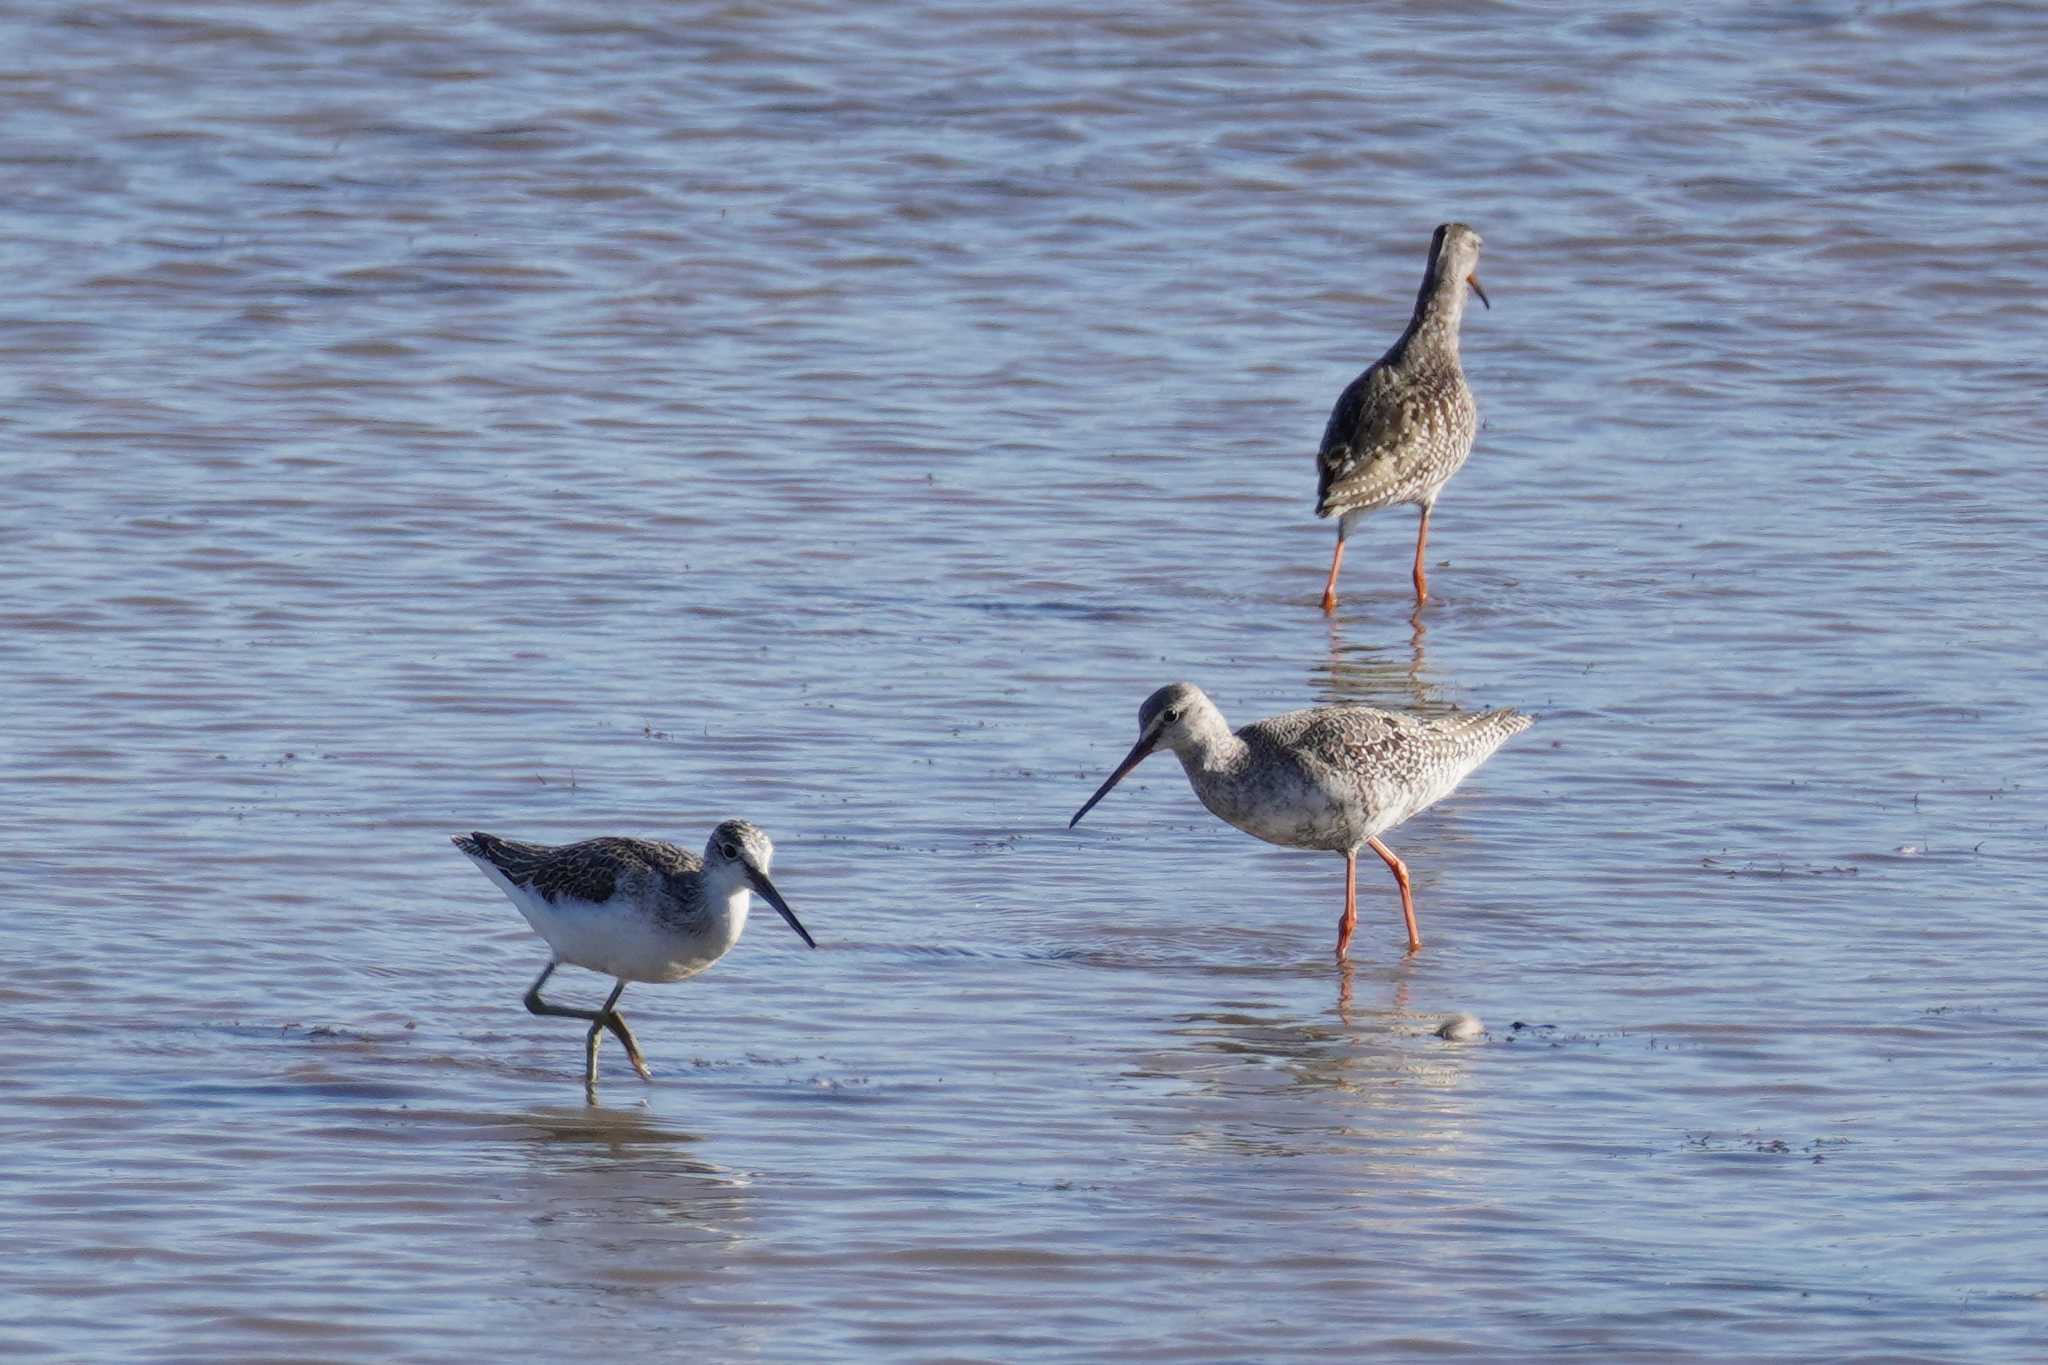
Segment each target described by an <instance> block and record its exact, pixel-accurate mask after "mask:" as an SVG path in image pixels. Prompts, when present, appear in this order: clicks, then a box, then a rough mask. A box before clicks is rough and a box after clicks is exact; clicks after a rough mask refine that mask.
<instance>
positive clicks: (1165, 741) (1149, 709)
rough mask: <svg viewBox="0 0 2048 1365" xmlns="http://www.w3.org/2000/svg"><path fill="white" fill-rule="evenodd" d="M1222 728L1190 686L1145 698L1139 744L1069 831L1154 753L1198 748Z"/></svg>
mask: <svg viewBox="0 0 2048 1365" xmlns="http://www.w3.org/2000/svg"><path fill="white" fill-rule="evenodd" d="M1223 728H1225V727H1224V725H1223V717H1222V715H1221V713H1219V712H1218V711H1217V710H1216V703H1214V702H1212V701H1210V700H1209V696H1208V694H1207V693H1206V692H1204V691H1202V689H1201V688H1199V687H1197V686H1195V685H1194V684H1193V683H1184V682H1182V683H1168V684H1167V685H1166V686H1164V687H1162V688H1160V689H1159V690H1158V691H1157V692H1154V693H1153V694H1152V695H1151V696H1149V697H1147V698H1145V702H1144V705H1142V706H1140V707H1139V708H1138V742H1137V743H1136V744H1134V745H1132V746H1131V751H1130V753H1128V754H1126V755H1124V761H1123V762H1121V763H1119V764H1117V765H1116V771H1115V772H1113V773H1111V774H1110V775H1109V779H1108V780H1107V781H1105V782H1104V783H1103V784H1102V785H1101V786H1100V787H1097V788H1096V789H1095V795H1093V796H1091V797H1089V798H1088V802H1087V804H1086V805H1084V806H1082V807H1081V809H1079V810H1078V811H1075V812H1074V818H1073V819H1071V820H1069V821H1067V828H1068V829H1072V828H1073V827H1074V826H1075V825H1078V824H1080V823H1081V817H1082V816H1084V815H1086V814H1087V813H1088V812H1089V811H1091V810H1093V809H1095V803H1096V802H1098V801H1100V800H1101V799H1102V798H1103V797H1105V796H1107V795H1109V789H1110V788H1111V787H1114V786H1115V785H1116V784H1117V783H1119V782H1121V781H1123V780H1124V776H1125V774H1127V773H1129V772H1130V770H1131V769H1133V768H1135V767H1137V766H1138V765H1139V764H1140V763H1143V762H1144V761H1145V760H1146V758H1148V757H1149V756H1150V755H1151V753H1152V751H1153V750H1155V749H1160V748H1166V749H1171V750H1173V751H1175V752H1176V753H1181V752H1185V751H1187V750H1189V749H1192V748H1194V747H1197V746H1199V745H1200V744H1201V743H1202V741H1203V740H1204V739H1205V738H1207V737H1209V736H1210V734H1211V733H1212V732H1213V731H1215V730H1220V729H1223Z"/></svg>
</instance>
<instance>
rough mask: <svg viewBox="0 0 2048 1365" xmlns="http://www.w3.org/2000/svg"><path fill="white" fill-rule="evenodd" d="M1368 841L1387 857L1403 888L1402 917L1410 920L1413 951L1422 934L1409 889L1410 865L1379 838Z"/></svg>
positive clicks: (1410, 948) (1409, 938) (1418, 944)
mask: <svg viewBox="0 0 2048 1365" xmlns="http://www.w3.org/2000/svg"><path fill="white" fill-rule="evenodd" d="M1366 842H1367V843H1369V844H1371V845H1372V851H1373V852H1375V853H1377V854H1379V855H1380V857H1381V858H1383V859H1385V860H1386V864H1387V866H1388V867H1390V868H1392V869H1393V870H1394V881H1395V882H1396V883H1397V884H1399V886H1400V888H1401V917H1402V918H1403V919H1405V920H1407V921H1408V951H1409V952H1411V953H1412V952H1414V951H1415V950H1416V949H1417V948H1420V947H1421V946H1422V935H1421V934H1420V933H1418V932H1416V929H1415V897H1414V895H1413V893H1411V892H1410V891H1409V889H1408V865H1407V864H1406V863H1404V862H1402V861H1401V860H1400V859H1399V858H1396V857H1395V856H1394V850H1392V849H1391V848H1388V847H1387V846H1386V845H1385V844H1383V843H1381V842H1380V841H1379V840H1378V839H1368V840H1366Z"/></svg>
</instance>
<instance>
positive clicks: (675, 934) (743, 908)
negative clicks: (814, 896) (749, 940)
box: [505, 883, 747, 981]
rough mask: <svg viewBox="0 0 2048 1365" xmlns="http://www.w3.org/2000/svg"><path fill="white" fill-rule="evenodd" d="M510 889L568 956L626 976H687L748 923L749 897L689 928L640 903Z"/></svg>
mask: <svg viewBox="0 0 2048 1365" xmlns="http://www.w3.org/2000/svg"><path fill="white" fill-rule="evenodd" d="M505 894H506V897H507V898H508V899H510V900H511V902H512V903H513V904H514V905H516V906H518V907H519V913H520V914H522V915H524V916H526V922H527V923H528V924H530V925H532V926H533V931H534V932H535V933H537V934H539V935H540V936H541V937H542V938H544V939H546V940H547V944H548V947H549V948H551V949H553V950H554V954H555V956H556V957H557V958H559V959H560V960H561V961H563V962H567V963H569V964H570V965H572V966H576V967H583V968H586V969H588V970H590V971H593V972H601V973H603V974H604V975H605V976H611V977H617V978H619V979H621V980H624V981H681V980H683V979H684V978H685V977H691V976H695V975H696V974H697V973H699V972H701V971H703V970H704V969H705V968H706V967H709V966H710V965H711V964H712V963H714V962H716V961H718V959H719V958H721V957H724V956H725V954H726V951H727V950H728V949H729V948H731V947H732V945H733V944H735V943H737V942H739V937H740V933H741V931H742V930H744V929H745V928H746V926H747V898H746V897H745V896H738V897H735V898H734V900H735V901H737V902H738V904H737V905H728V906H725V907H721V908H720V909H718V910H715V911H713V912H711V913H708V914H705V915H701V916H699V917H697V918H696V919H694V920H692V921H691V928H690V930H689V931H687V932H683V931H678V930H676V929H674V928H672V927H670V926H667V925H664V924H663V923H662V922H661V921H659V920H657V919H655V918H654V917H653V916H652V915H650V914H648V913H646V912H645V911H643V910H641V909H640V907H638V906H637V905H631V904H626V903H622V902H616V901H614V902H608V903H605V904H594V903H592V902H590V901H584V900H576V899H574V898H572V897H564V898H563V899H561V900H559V901H550V900H548V899H547V898H546V897H544V896H542V895H540V894H539V893H538V892H536V891H533V890H530V889H529V888H527V887H523V886H513V885H510V884H509V883H508V884H506V887H505Z"/></svg>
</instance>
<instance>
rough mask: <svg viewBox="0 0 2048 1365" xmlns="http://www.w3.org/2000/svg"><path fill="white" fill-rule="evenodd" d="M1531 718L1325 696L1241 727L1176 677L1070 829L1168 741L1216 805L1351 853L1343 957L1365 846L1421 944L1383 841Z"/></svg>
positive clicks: (1228, 815) (1303, 842)
mask: <svg viewBox="0 0 2048 1365" xmlns="http://www.w3.org/2000/svg"><path fill="white" fill-rule="evenodd" d="M1529 725H1530V718H1529V717H1528V716H1525V715H1522V714H1521V713H1520V712H1517V711H1485V712H1479V713H1475V714H1472V715H1462V716H1451V717H1447V718H1443V719H1435V720H1424V719H1421V718H1419V717H1415V716H1404V715H1397V714H1395V713H1393V712H1391V711H1378V710H1374V709H1373V708H1372V707H1369V706H1317V707H1312V708H1310V709H1308V710H1305V711H1289V712H1287V713H1286V714H1285V715H1279V716H1270V717H1268V718H1267V719H1265V720H1261V721H1254V722H1253V723H1252V724H1250V725H1247V726H1245V727H1244V728H1243V729H1242V730H1239V731H1237V732H1236V733H1235V734H1232V733H1231V730H1230V727H1229V725H1227V724H1226V723H1225V722H1224V719H1223V713H1222V712H1221V711H1218V710H1217V709H1216V704H1215V703H1214V702H1212V701H1210V700H1209V698H1208V696H1207V695H1206V694H1205V693H1204V692H1203V691H1202V689H1201V688H1199V687H1196V686H1194V685H1193V684H1192V683H1172V684H1170V685H1168V686H1166V687H1162V688H1160V689H1159V690H1158V691H1157V692H1154V693H1153V694H1152V695H1151V696H1149V697H1147V698H1145V704H1144V705H1143V706H1141V707H1139V708H1138V742H1137V743H1136V744H1134V745H1132V746H1131V752H1130V753H1129V754H1128V755H1126V756H1125V758H1124V761H1123V762H1122V763H1119V764H1118V765H1117V768H1116V771H1115V772H1113V773H1111V774H1110V775H1109V780H1108V781H1106V782H1104V783H1103V784H1102V785H1101V786H1100V787H1098V788H1096V790H1095V795H1093V796H1091V797H1089V798H1088V802H1087V804H1086V805H1084V806H1082V807H1081V809H1080V810H1078V811H1076V812H1075V813H1074V818H1073V819H1072V820H1070V821H1068V822H1067V827H1068V828H1069V829H1072V828H1073V827H1074V826H1075V825H1077V824H1079V823H1080V821H1081V817H1082V816H1084V815H1086V814H1087V813H1088V812H1089V811H1090V810H1092V809H1094V807H1095V803H1096V802H1098V801H1100V800H1101V799H1102V798H1103V797H1105V796H1107V795H1108V794H1109V789H1110V788H1111V787H1114V786H1115V785H1116V784H1117V783H1118V782H1120V781H1122V780H1123V778H1124V775H1125V774H1126V773H1128V772H1130V770H1131V769H1133V768H1135V767H1137V766H1138V764H1140V763H1141V762H1143V761H1144V760H1145V758H1146V756H1147V755H1149V754H1151V753H1152V751H1153V750H1155V749H1157V748H1159V747H1160V746H1162V745H1163V746H1165V747H1166V748H1169V749H1171V750H1173V752H1174V754H1175V755H1176V756H1178V757H1179V759H1180V765H1181V767H1182V768H1183V769H1185V770H1186V772H1187V775H1188V782H1189V784H1190V785H1192V786H1193V787H1194V789H1195V795H1196V796H1198V797H1200V798H1201V801H1202V804H1203V805H1204V806H1207V807H1208V808H1209V812H1210V814H1212V815H1215V816H1217V817H1218V818H1220V819H1222V820H1224V821H1225V822H1227V823H1229V824H1232V825H1235V826H1237V827H1238V828H1239V829H1241V830H1243V831H1244V832H1245V833H1247V834H1251V835H1255V836H1257V837H1258V838H1261V839H1264V840H1265V841H1266V842H1267V843H1269V844H1281V845H1284V846H1285V847H1287V848H1313V849H1322V850H1324V851H1326V852H1331V853H1341V854H1343V855H1344V917H1343V918H1342V919H1340V920H1339V921H1338V922H1337V960H1338V961H1340V962H1341V961H1343V960H1344V956H1345V952H1346V950H1347V949H1348V948H1349V947H1350V944H1351V931H1352V930H1353V929H1354V928H1356V927H1357V924H1358V850H1359V849H1360V848H1370V849H1372V851H1373V852H1375V853H1377V854H1379V855H1380V857H1381V858H1382V859H1384V860H1385V861H1386V864H1387V866H1388V867H1389V868H1390V869H1392V871H1393V873H1394V881H1395V882H1396V883H1397V884H1398V885H1399V886H1400V888H1401V914H1402V916H1403V917H1404V918H1405V919H1406V920H1407V923H1408V951H1410V952H1414V951H1415V950H1416V949H1417V948H1420V947H1421V946H1422V935H1421V934H1420V933H1418V932H1417V930H1416V927H1415V899H1414V896H1413V895H1412V894H1411V892H1410V891H1409V887H1408V868H1407V865H1406V864H1404V863H1403V862H1402V861H1401V860H1400V859H1399V858H1397V857H1395V856H1394V851H1393V850H1392V849H1390V848H1388V847H1387V846H1386V845H1385V844H1383V843H1381V842H1380V839H1379V835H1380V832H1381V831H1382V830H1388V829H1392V828H1393V827H1394V826H1395V825H1398V824H1400V823H1401V822H1402V821H1403V820H1406V819H1407V818H1408V817H1409V816H1411V815H1414V814H1415V813H1416V812H1417V811H1420V810H1424V809H1426V808H1428V807H1429V806H1432V805H1434V804H1436V803H1437V802H1438V801H1440V800H1442V799H1443V798H1444V797H1445V796H1447V795H1449V794H1450V792H1451V790H1452V789H1453V788H1454V787H1456V786H1457V785H1458V783H1460V782H1461V781H1463V780H1464V778H1465V775H1466V774H1467V773H1469V772H1471V771H1472V770H1473V769H1474V768H1477V767H1478V766H1479V765H1480V764H1481V763H1484V762H1485V761H1486V759H1487V758H1488V757H1489V756H1490V755H1491V754H1492V753H1493V751H1494V750H1495V749H1498V748H1499V747H1500V746H1501V745H1502V744H1503V743H1505V742H1506V741H1507V740H1508V739H1509V737H1511V736H1513V735H1517V734H1520V733H1521V732H1522V731H1523V730H1526V729H1527V728H1528V727H1529Z"/></svg>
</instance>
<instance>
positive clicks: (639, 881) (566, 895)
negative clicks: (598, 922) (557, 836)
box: [454, 826, 751, 921]
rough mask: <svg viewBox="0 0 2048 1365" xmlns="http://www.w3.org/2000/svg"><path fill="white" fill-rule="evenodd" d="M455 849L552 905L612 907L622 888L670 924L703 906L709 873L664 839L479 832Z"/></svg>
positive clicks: (459, 839)
mask: <svg viewBox="0 0 2048 1365" xmlns="http://www.w3.org/2000/svg"><path fill="white" fill-rule="evenodd" d="M749 828H751V826H750V827H749ZM454 844H455V846H456V847H457V848H459V849H461V850H462V851H463V852H464V853H467V854H468V855H469V856H470V857H471V858H481V859H483V860H485V861H487V862H488V863H490V865H491V866H492V867H494V868H496V869H497V870H498V871H499V872H502V873H504V874H505V879H506V880H507V881H509V882H511V883H512V884H513V885H514V886H520V887H526V888H528V889H530V890H532V891H535V892H537V893H539V895H540V896H541V897H542V898H543V899H545V900H546V901H547V902H548V903H549V904H550V905H559V904H561V903H562V902H563V901H565V900H578V901H587V902H591V903H600V902H603V901H608V900H610V899H611V898H612V897H613V896H614V895H615V894H616V893H617V891H618V889H619V886H620V884H621V883H625V884H627V886H628V888H629V890H628V894H629V895H631V896H632V897H633V898H634V899H635V900H636V901H639V902H641V903H643V904H646V905H648V906H650V907H651V908H652V909H653V910H654V912H655V913H656V914H657V915H659V916H661V917H662V918H664V919H666V920H672V921H674V920H680V919H682V918H684V917H686V916H687V915H689V914H690V913H692V912H693V911H695V910H696V909H697V908H699V903H700V901H701V897H699V896H697V895H696V893H695V885H696V884H695V881H694V878H695V877H696V876H697V875H698V874H699V873H701V872H702V871H703V870H704V860H703V859H702V858H700V857H698V856H697V855H696V854H694V853H691V852H688V851H687V850H685V849H680V848H677V847H676V846H675V845H674V844H667V843H663V842H662V841H660V840H659V839H627V838H616V837H609V836H607V837H602V838H597V839H585V840H583V841H582V842H580V843H574V844H558V845H553V846H550V845H547V844H530V843H527V842H525V841H523V840H519V839H501V838H499V837H498V836H497V835H495V834H485V833H483V832H482V831H478V832H476V833H474V834H469V835H457V836H456V837H455V839H454Z"/></svg>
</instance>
